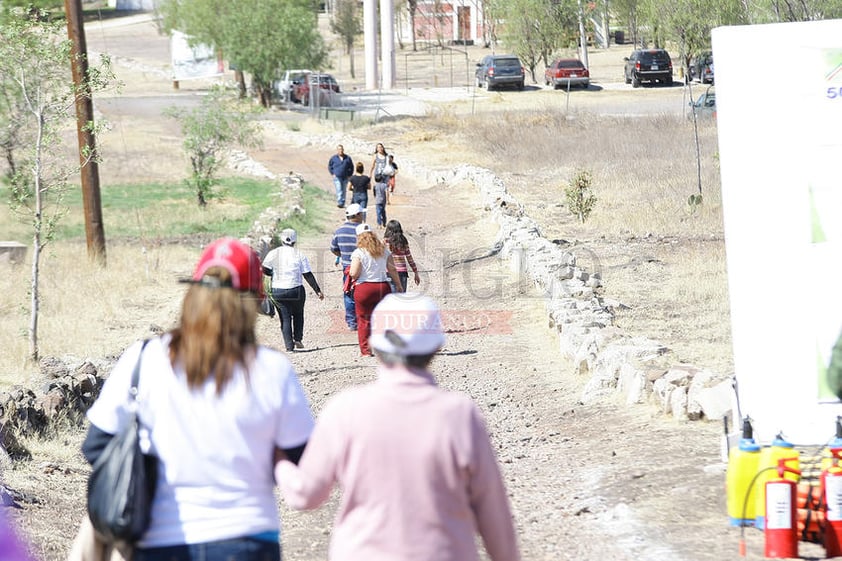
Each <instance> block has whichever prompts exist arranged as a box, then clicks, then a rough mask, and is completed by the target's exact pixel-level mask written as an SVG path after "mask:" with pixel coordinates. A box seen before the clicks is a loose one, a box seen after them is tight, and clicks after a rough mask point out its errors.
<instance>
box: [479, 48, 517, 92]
mask: <svg viewBox="0 0 842 561" xmlns="http://www.w3.org/2000/svg"><path fill="white" fill-rule="evenodd" d="M476 78H477V87H478V88H481V87H483V86H485V87H486V88H488V90H489V91H491V90H493V89H494V88H497V87H500V86H514V87H516V88H517V89H519V90H522V89H523V84H524V81H525V79H526V70H524V68H523V65H522V64H521V63H520V59H519V58H518V57H517V56H516V55H487V56H485V57H484V58H483V59H482V60H481V61H480V62H478V63H477V71H476Z"/></svg>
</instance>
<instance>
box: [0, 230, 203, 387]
mask: <svg viewBox="0 0 842 561" xmlns="http://www.w3.org/2000/svg"><path fill="white" fill-rule="evenodd" d="M200 249H201V246H200V244H190V243H185V244H166V245H164V244H147V245H141V244H139V243H128V244H119V243H116V244H110V245H109V246H108V252H107V258H108V267H107V268H101V267H99V266H98V265H96V264H94V263H91V262H90V261H89V260H88V258H87V251H86V248H85V245H84V243H79V242H56V243H55V244H53V245H49V246H47V251H46V252H45V254H44V258H43V262H42V264H41V290H40V294H41V309H40V314H39V320H40V321H39V327H38V333H39V343H40V348H41V352H42V355H44V356H61V357H63V356H71V357H78V358H79V359H80V360H81V359H84V358H87V357H94V358H99V357H103V356H107V355H110V354H112V353H114V352H117V351H119V349H120V348H121V347H115V344H116V345H127V344H128V343H130V342H131V341H134V340H135V339H137V337H138V327H139V326H143V328H146V327H148V326H150V325H151V324H156V325H160V326H161V327H169V326H170V324H172V323H173V322H174V321H175V319H176V317H177V312H178V306H179V304H180V299H179V296H178V294H179V292H180V291H181V290H182V289H181V288H180V287H178V285H177V280H178V278H181V277H185V276H189V274H190V272H191V267H192V265H193V261H194V259H195V255H196V254H197V252H198V251H199V250H200ZM30 274H31V270H30V268H29V266H18V267H9V268H8V269H5V274H3V275H0V291H2V292H3V299H2V308H0V313H2V317H3V330H4V332H5V333H4V337H3V340H4V344H3V345H2V346H0V387H4V386H9V385H13V384H21V383H23V384H26V383H27V382H30V381H32V380H33V379H34V377H35V376H36V374H37V368H36V366H35V365H32V364H29V363H28V361H27V356H28V353H29V348H28V338H27V329H28V326H29V307H28V306H29V286H30V284H29V279H30Z"/></svg>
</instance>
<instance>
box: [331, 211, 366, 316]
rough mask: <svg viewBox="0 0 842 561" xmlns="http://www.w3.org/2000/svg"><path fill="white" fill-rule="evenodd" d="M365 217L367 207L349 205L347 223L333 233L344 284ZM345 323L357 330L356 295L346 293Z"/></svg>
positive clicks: (335, 253) (332, 243)
mask: <svg viewBox="0 0 842 561" xmlns="http://www.w3.org/2000/svg"><path fill="white" fill-rule="evenodd" d="M364 219H365V209H364V208H363V207H361V206H360V205H358V204H357V203H352V204H350V205H348V207H347V208H346V209H345V223H344V224H342V226H340V227H339V228H337V229H336V231H335V232H334V233H333V237H332V238H331V239H330V251H331V252H332V253H333V254H334V255H335V256H336V261H337V262H336V264H337V265H340V266H341V267H342V286H345V281H346V279H347V277H348V270H349V268H350V266H351V253H353V251H354V250H355V249H356V248H357V225H359V224H360V223H361V222H362V221H363V220H364ZM343 304H344V306H345V323H346V324H347V325H348V329H350V330H351V331H356V330H357V313H356V309H355V307H354V297H353V296H351V295H350V294H345V295H344V298H343Z"/></svg>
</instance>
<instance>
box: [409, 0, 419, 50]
mask: <svg viewBox="0 0 842 561" xmlns="http://www.w3.org/2000/svg"><path fill="white" fill-rule="evenodd" d="M406 8H407V10H409V33H410V36H411V37H412V52H415V51H417V50H418V46H417V45H416V43H415V15H416V14H417V13H418V0H406Z"/></svg>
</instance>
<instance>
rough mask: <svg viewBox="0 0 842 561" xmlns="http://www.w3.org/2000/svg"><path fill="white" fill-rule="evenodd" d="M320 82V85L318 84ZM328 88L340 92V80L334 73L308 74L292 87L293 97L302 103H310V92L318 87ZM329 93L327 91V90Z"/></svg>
mask: <svg viewBox="0 0 842 561" xmlns="http://www.w3.org/2000/svg"><path fill="white" fill-rule="evenodd" d="M317 84H318V85H317ZM317 87H318V88H321V89H323V90H328V92H334V93H340V92H339V82H337V81H336V78H334V77H333V75H332V74H315V73H313V74H307V75H306V76H305V77H304V78H302V79H301V80H300V81H299V83H297V84H295V86H293V88H292V99H293V100H295V101H297V102H298V103H301V104H302V105H309V104H310V92H311V90H315V89H316V88H317ZM325 93H327V92H325Z"/></svg>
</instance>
